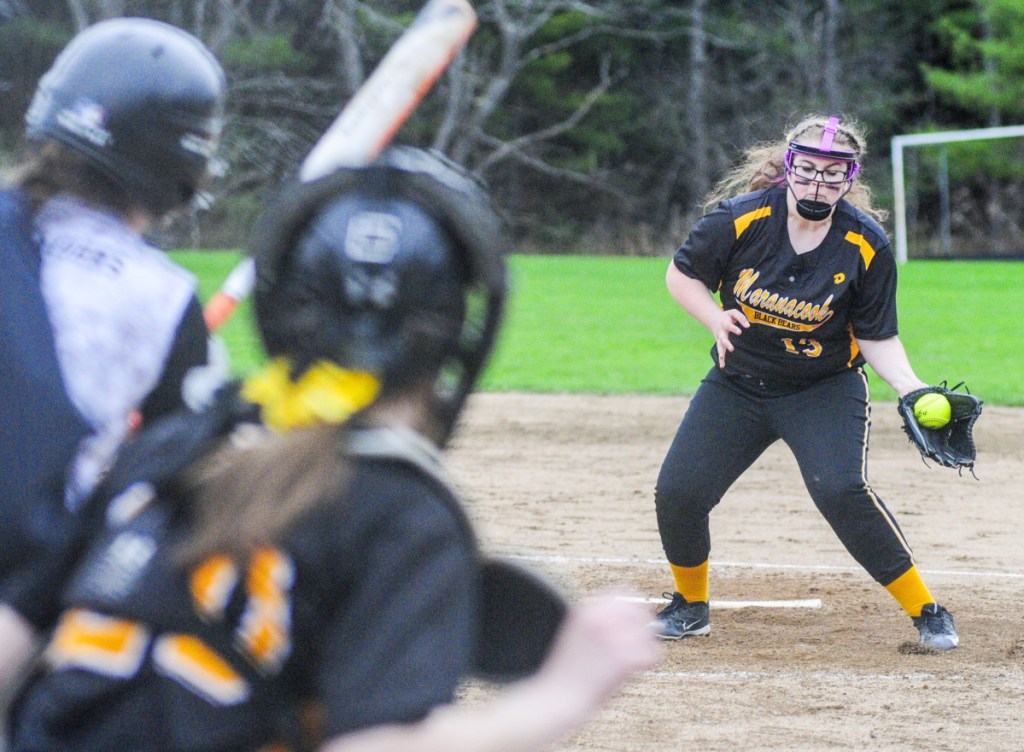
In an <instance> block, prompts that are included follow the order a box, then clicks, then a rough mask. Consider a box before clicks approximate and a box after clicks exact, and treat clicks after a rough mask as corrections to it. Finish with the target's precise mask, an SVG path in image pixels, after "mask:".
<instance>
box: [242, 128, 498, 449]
mask: <svg viewBox="0 0 1024 752" xmlns="http://www.w3.org/2000/svg"><path fill="white" fill-rule="evenodd" d="M508 250H509V241H508V239H507V235H506V232H505V227H504V224H503V222H502V221H501V219H500V218H499V216H498V214H497V213H496V212H495V211H494V209H493V208H492V206H491V204H490V202H489V200H488V199H487V197H486V195H485V193H484V192H483V190H482V189H481V187H480V186H479V185H478V184H477V183H476V182H474V181H473V180H472V179H471V178H470V177H469V176H468V174H467V173H465V172H464V171H462V170H461V169H460V168H458V167H457V166H456V165H454V164H452V163H451V162H448V161H447V160H445V159H443V158H442V157H440V156H438V155H435V154H431V153H428V152H425V151H422V150H418V149H410V148H400V149H392V150H390V151H388V152H386V153H385V154H384V155H383V156H382V158H381V159H379V160H378V161H377V162H376V163H375V164H374V165H372V166H370V167H366V168H354V169H342V170H339V171H337V172H335V173H333V174H331V175H328V176H327V177H325V178H322V179H320V180H318V181H315V182H313V183H309V184H300V185H296V186H291V187H289V189H288V190H287V191H285V192H284V193H283V194H282V198H281V199H280V200H279V201H278V202H276V203H275V204H273V205H272V206H271V207H270V208H269V209H268V211H267V212H266V213H265V214H264V216H263V217H262V218H261V220H260V221H259V222H258V223H257V225H256V227H255V229H254V240H253V242H252V243H251V251H252V253H253V255H254V256H255V258H256V267H257V283H256V290H255V297H254V304H255V311H256V320H257V325H258V327H259V331H260V334H261V336H262V338H263V341H264V344H265V345H266V348H267V351H268V353H269V354H270V355H274V356H277V355H284V356H288V357H289V358H290V359H291V361H292V362H293V364H294V367H295V369H296V370H297V371H298V372H301V371H303V370H304V369H305V368H306V367H308V366H309V365H310V364H312V363H313V362H315V361H317V360H319V359H329V360H331V361H334V362H336V363H338V364H339V365H341V366H343V367H345V368H348V369H353V370H361V371H368V372H370V373H373V374H375V375H376V376H377V378H378V379H380V381H381V384H382V394H383V395H384V396H387V395H388V394H389V393H395V392H397V391H400V390H402V389H403V388H405V387H408V386H410V385H413V384H418V383H430V384H432V385H433V392H432V393H433V399H434V404H433V410H434V412H435V414H436V416H437V417H438V419H439V421H440V429H441V430H440V436H439V441H440V443H442V444H443V443H444V441H446V440H447V438H448V436H449V435H450V433H451V431H452V429H453V428H454V425H455V420H456V418H457V417H458V413H459V411H460V410H461V407H462V405H463V403H464V401H465V398H466V397H467V396H468V394H469V392H470V391H471V390H472V388H473V385H474V383H475V382H476V379H477V377H478V375H479V373H480V371H481V369H482V367H483V365H484V362H485V361H486V358H487V356H488V354H489V353H490V350H491V346H492V344H493V341H494V337H495V334H496V331H497V327H498V323H499V319H500V316H501V311H502V306H503V303H504V299H505V287H506V281H505V280H506V272H505V263H504V256H505V255H506V253H507V251H508Z"/></svg>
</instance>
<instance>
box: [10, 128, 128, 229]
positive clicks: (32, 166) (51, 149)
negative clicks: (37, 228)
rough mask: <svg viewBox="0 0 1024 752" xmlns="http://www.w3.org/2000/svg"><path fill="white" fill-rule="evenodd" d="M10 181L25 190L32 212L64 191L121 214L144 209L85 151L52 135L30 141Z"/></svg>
mask: <svg viewBox="0 0 1024 752" xmlns="http://www.w3.org/2000/svg"><path fill="white" fill-rule="evenodd" d="M11 184H12V185H14V186H15V187H17V188H19V189H20V190H21V191H22V193H24V194H25V196H26V197H27V198H28V201H29V206H30V207H31V210H32V211H33V212H36V211H38V210H39V209H40V207H42V206H43V204H45V203H46V202H47V201H49V200H50V199H52V198H53V197H55V196H57V195H59V194H61V193H69V194H71V195H73V196H76V197H77V198H79V199H81V200H82V201H84V202H85V203H87V204H89V205H91V206H94V207H97V208H100V209H105V210H107V211H111V212H114V213H115V214H117V215H119V216H122V217H125V216H127V215H128V214H130V213H132V212H136V211H144V209H143V208H142V205H141V204H140V203H139V202H138V201H136V200H134V199H133V198H132V196H131V195H130V194H129V193H128V192H127V191H126V190H125V189H124V188H122V187H121V186H119V185H118V184H117V183H116V182H115V181H114V180H113V179H111V178H110V177H109V176H107V175H106V174H105V173H103V172H102V171H101V170H100V169H99V168H98V167H96V166H95V165H94V164H93V163H92V162H90V161H89V159H88V158H87V157H86V156H85V155H83V154H81V153H79V152H77V151H75V150H74V149H70V148H68V147H67V146H65V145H64V144H62V143H60V142H59V141H55V140H53V139H47V140H45V141H42V142H39V143H34V144H31V145H30V147H29V148H28V151H27V154H26V156H25V158H24V160H23V162H22V163H21V165H20V166H19V167H18V168H15V170H14V171H13V175H12V178H11Z"/></svg>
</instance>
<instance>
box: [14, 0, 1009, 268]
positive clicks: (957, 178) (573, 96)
mask: <svg viewBox="0 0 1024 752" xmlns="http://www.w3.org/2000/svg"><path fill="white" fill-rule="evenodd" d="M421 5H422V2H404V1H399V0H379V1H376V2H363V1H362V0H0V153H2V154H3V157H2V159H3V162H4V163H6V164H8V165H9V164H11V163H12V162H13V161H14V160H15V159H16V152H17V149H18V147H19V140H20V136H21V131H22V116H23V114H24V111H25V108H26V106H27V103H28V101H29V99H30V97H31V94H32V92H33V90H34V88H35V84H36V82H37V80H38V78H39V76H40V75H41V74H42V73H43V72H44V71H45V70H46V68H47V67H48V66H49V64H50V63H51V62H52V60H53V58H54V57H55V56H56V54H57V53H58V52H59V50H60V49H61V47H62V46H63V45H64V44H65V43H66V42H67V40H68V39H70V37H71V36H72V35H73V34H74V33H75V32H76V31H78V30H80V29H82V28H84V27H85V26H87V25H89V24H91V23H95V22H96V21H99V20H101V19H104V18H108V17H112V16H121V15H133V16H148V17H152V18H158V19H161V20H164V21H168V22H170V23H174V24H176V25H178V26H181V27H182V28H185V29H187V30H189V31H191V32H192V33H194V34H196V35H197V36H199V37H200V38H201V39H203V41H204V42H205V43H206V44H207V45H208V46H209V47H210V48H211V50H213V51H214V53H215V54H216V55H217V56H218V57H219V59H220V60H221V61H222V63H223V65H224V67H225V70H226V72H227V76H228V81H229V104H228V112H227V121H226V129H225V134H224V139H223V144H222V152H221V153H222V156H223V158H224V159H225V161H226V163H227V165H228V169H227V171H226V174H225V176H224V177H223V178H222V179H220V180H218V182H217V183H216V184H215V185H214V186H213V191H214V193H215V194H216V196H217V200H216V201H215V203H214V204H213V206H212V207H211V208H210V209H209V210H207V211H204V212H202V213H195V214H193V215H191V216H189V217H185V218H183V219H182V220H180V221H179V223H178V224H177V225H175V227H173V228H172V229H171V230H170V233H171V237H170V238H169V240H170V242H174V243H175V244H195V245H203V246H205V247H211V246H225V247H237V246H239V245H241V244H242V243H243V242H244V239H245V233H246V230H247V228H248V226H249V224H250V223H251V220H252V219H253V217H254V216H255V214H256V213H257V212H258V211H259V209H260V207H261V206H262V205H263V204H264V202H265V201H266V200H267V199H268V197H269V196H270V195H271V194H272V193H273V192H274V191H275V190H277V189H278V188H279V187H280V185H281V183H282V181H284V180H285V179H286V178H287V177H288V176H289V175H290V174H291V173H292V172H293V171H294V170H295V169H296V167H297V165H298V164H299V163H300V162H301V160H302V158H303V156H304V155H305V154H306V153H307V152H308V150H309V148H310V147H311V146H312V144H313V143H315V141H316V139H317V137H318V136H319V134H320V133H322V132H323V130H324V129H325V128H326V127H327V125H328V124H329V123H330V121H331V120H332V119H333V117H334V116H335V115H336V114H337V112H338V111H339V110H340V108H341V107H342V105H343V104H344V103H345V102H346V101H347V100H348V99H349V98H350V97H351V96H352V94H353V92H355V91H356V90H357V89H358V88H359V86H360V85H361V84H362V82H363V81H364V80H365V79H366V77H367V76H368V75H369V73H370V72H371V71H372V70H373V67H374V65H375V64H376V63H377V62H378V61H379V60H380V59H381V57H383V55H384V54H385V52H386V51H387V49H388V47H389V46H390V45H391V44H392V43H393V42H394V40H395V39H396V38H397V37H398V36H399V34H400V33H401V32H402V31H403V30H404V29H405V28H406V27H407V26H408V25H409V23H410V22H411V20H412V18H413V16H414V15H415V13H416V11H417V10H418V9H419V8H420V7H421ZM473 5H474V7H475V9H476V10H477V13H478V15H479V18H480V24H479V26H478V28H477V31H476V32H475V33H474V35H473V37H472V38H471V39H470V41H469V44H468V45H467V47H466V48H465V49H464V50H463V51H462V52H461V53H460V54H459V55H458V56H457V57H456V58H455V60H454V61H453V62H452V64H451V66H450V67H449V69H448V70H447V71H446V72H445V74H444V75H443V76H442V78H441V79H440V80H439V81H438V83H437V84H436V85H435V88H434V89H433V90H432V91H431V93H430V94H429V95H428V96H427V98H426V99H425V100H424V101H423V103H422V104H421V105H420V106H419V107H418V108H417V109H416V111H415V112H414V113H413V116H412V117H411V119H410V120H409V122H408V123H407V124H406V125H405V126H404V127H403V128H402V129H401V130H400V131H399V133H398V136H397V139H398V140H399V141H401V142H404V143H412V144H416V145H419V146H424V147H431V148H436V149H439V150H441V151H443V152H444V153H446V154H447V155H449V156H450V157H451V158H453V159H454V160H456V161H457V162H459V163H461V164H463V165H465V166H466V167H467V168H469V169H470V170H472V171H473V172H474V173H476V174H477V175H479V176H480V177H481V178H482V179H483V180H485V181H486V182H487V183H488V184H489V185H490V187H491V189H492V191H493V192H494V193H495V195H496V197H497V199H498V202H499V204H500V205H501V206H502V207H503V209H504V210H505V211H506V213H507V214H508V217H509V220H510V222H511V225H512V227H513V229H514V231H515V233H516V235H517V237H518V239H519V241H520V246H521V247H522V248H523V250H525V251H542V252H546V253H567V252H571V253H615V254H619V253H621V254H644V255H663V254H666V253H669V252H670V251H671V250H672V249H673V248H674V246H675V245H676V244H677V243H678V242H679V241H680V240H681V239H682V237H683V236H684V235H685V232H686V229H687V227H688V226H689V224H690V223H691V222H693V221H694V219H696V217H698V216H699V214H700V211H701V200H702V198H703V197H704V195H705V194H706V193H707V192H708V190H709V189H710V187H711V186H712V185H713V184H714V182H715V181H716V180H717V179H718V178H720V177H721V175H722V174H723V172H724V171H725V170H726V169H727V168H728V167H729V166H730V165H731V164H732V163H733V162H734V161H735V160H736V159H737V158H738V156H739V155H740V154H741V152H742V151H743V149H744V148H746V147H747V146H750V145H751V144H753V143H754V142H757V141H764V140H774V139H776V138H778V137H779V136H781V135H782V133H783V132H784V131H785V129H786V127H787V125H792V124H793V123H795V121H796V120H797V119H799V118H800V117H801V116H803V115H804V114H807V113H809V112H818V113H822V114H833V113H835V114H842V115H843V116H845V117H850V118H854V119H856V120H858V121H859V122H860V123H861V124H862V125H864V126H866V128H867V131H868V134H869V154H868V156H867V158H866V160H865V165H864V167H865V169H864V172H863V175H864V176H865V178H866V179H867V180H869V182H870V183H871V184H872V186H873V187H874V189H875V193H876V196H877V197H878V200H879V203H880V204H882V205H883V206H884V205H886V204H887V203H888V204H889V205H891V180H890V173H889V168H890V165H889V139H890V138H891V137H892V136H894V135H898V134H901V133H911V132H918V131H928V130H953V129H965V128H975V127H985V126H991V125H1000V124H1011V123H1014V122H1015V119H1019V118H1021V117H1022V116H1024V55H1021V53H1020V52H1019V47H1018V43H1017V40H1019V39H1020V38H1021V35H1022V33H1024V3H1021V2H1020V0H915V2H914V3H912V4H908V3H907V2H906V0H759V2H753V1H752V0H715V1H714V2H711V1H710V0H634V1H632V2H625V3H624V2H621V0H478V1H477V2H474V3H473ZM911 6H912V7H911ZM1021 150H1022V146H1021V140H1020V139H1013V140H1012V143H1011V142H1007V143H995V142H993V143H985V144H982V145H973V146H971V147H967V146H965V147H950V149H948V150H946V151H944V152H943V153H942V155H941V158H942V159H943V160H945V162H944V164H945V165H946V167H945V168H944V169H946V173H944V177H945V179H946V180H947V183H943V182H942V180H939V179H938V178H936V177H934V176H933V173H934V172H935V170H934V169H933V165H932V163H933V162H935V163H936V164H937V163H938V162H937V160H938V156H936V155H935V154H929V152H928V151H927V150H921V151H920V154H919V156H917V157H915V159H916V161H911V163H910V164H909V165H908V169H909V170H910V173H911V177H913V178H915V180H914V186H915V188H914V193H913V195H912V197H911V201H910V205H909V208H908V213H910V214H911V215H912V218H913V219H915V220H917V221H919V222H920V223H921V224H922V226H931V225H937V220H936V221H933V222H931V225H929V224H928V223H927V222H926V220H929V219H935V216H936V214H937V212H939V211H940V210H941V211H945V212H946V214H947V215H948V216H946V217H945V219H946V220H947V227H949V226H951V227H952V228H953V232H954V234H956V235H957V237H958V238H967V239H968V240H965V241H964V244H966V245H967V246H969V245H970V240H969V238H970V237H972V236H974V237H980V236H981V235H983V234H985V235H986V236H988V235H991V233H992V232H998V233H1002V235H1001V239H1000V240H999V242H998V244H997V245H998V246H999V247H1000V248H1011V247H1013V246H1014V244H1015V243H1017V241H1018V240H1022V241H1024V235H1022V232H1021V221H1020V219H1019V217H1020V216H1021V214H1022V213H1021V209H1024V190H1022V184H1024V181H1022V179H1021V175H1020V173H1021V167H1020V165H1021V164H1022V162H1021V159H1020V157H1021V156H1024V155H1022V154H1021V153H1020V152H1021ZM950 180H951V181H952V185H953V186H954V187H953V188H952V189H949V188H945V187H944V186H945V185H949V184H950V183H949V182H948V181H950ZM950 190H952V194H951V195H946V194H950ZM941 191H945V192H946V194H943V195H942V196H940V195H939V193H940V192H941ZM940 198H941V199H943V200H939V199H940ZM940 207H948V208H946V209H941V208H940ZM993 228H995V229H993ZM1022 247H1024V243H1022V245H1018V246H1017V250H1016V252H1018V253H1019V252H1020V248H1022Z"/></svg>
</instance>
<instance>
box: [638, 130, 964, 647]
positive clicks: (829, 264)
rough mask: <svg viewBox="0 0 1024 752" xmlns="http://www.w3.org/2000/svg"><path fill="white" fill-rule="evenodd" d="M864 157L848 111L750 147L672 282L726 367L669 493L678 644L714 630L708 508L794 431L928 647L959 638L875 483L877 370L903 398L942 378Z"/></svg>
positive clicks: (681, 452)
mask: <svg viewBox="0 0 1024 752" xmlns="http://www.w3.org/2000/svg"><path fill="white" fill-rule="evenodd" d="M865 151H866V142H865V139H864V136H863V134H862V133H861V132H860V130H858V129H857V127H856V126H855V125H853V124H851V123H842V122H841V121H840V119H839V118H837V117H829V118H826V117H809V118H807V119H805V120H803V121H802V122H801V123H799V124H798V125H797V126H796V127H795V128H794V129H793V130H792V131H791V132H790V133H789V134H787V135H786V137H785V139H784V140H782V141H780V142H778V143H775V144H770V145H767V146H760V147H755V148H753V149H751V150H749V151H748V152H747V155H746V161H745V162H744V163H743V164H741V165H740V166H739V167H737V168H736V169H735V170H734V171H733V172H732V173H731V174H730V175H729V176H727V177H726V178H725V179H724V180H723V181H722V183H721V184H719V186H717V188H716V189H715V191H714V192H713V194H712V197H711V198H710V200H709V202H708V204H707V207H706V208H707V209H709V210H710V211H708V213H707V214H706V215H705V216H704V217H703V218H702V219H701V220H700V221H699V222H698V223H697V225H696V226H695V227H694V228H693V230H692V231H691V233H690V235H689V237H688V238H687V240H686V242H685V243H683V245H682V247H680V248H679V250H678V251H677V252H676V254H675V257H674V258H673V260H672V261H671V263H670V264H669V268H668V272H667V276H666V282H667V285H668V289H669V291H670V293H671V294H672V297H673V298H674V299H675V300H676V301H677V302H678V303H679V305H681V306H682V307H683V309H684V310H686V312H687V313H689V314H690V315H691V316H693V317H694V318H695V319H697V320H698V321H700V322H701V323H702V324H703V325H704V326H706V327H707V328H708V330H709V331H710V332H711V333H712V335H713V336H714V339H715V345H714V347H713V348H712V357H713V359H714V361H715V365H714V367H712V369H711V370H710V371H709V372H708V374H707V376H706V377H705V378H704V380H703V382H702V383H701V385H700V387H699V388H698V390H697V392H696V394H695V395H694V396H693V399H692V401H691V402H690V405H689V408H688V409H687V411H686V415H685V417H684V418H683V421H682V423H681V425H680V426H679V430H678V432H677V434H676V436H675V439H674V440H673V442H672V445H671V447H670V449H669V451H668V454H667V456H666V457H665V460H664V463H663V465H662V468H661V472H660V474H659V476H658V481H657V486H656V492H655V504H656V509H657V519H658V529H659V532H660V534H661V540H662V544H663V546H664V549H665V554H666V556H667V558H668V561H669V566H670V569H671V571H672V574H673V578H674V582H675V588H674V590H675V592H674V593H672V594H671V598H672V600H671V602H670V604H669V605H668V606H667V607H666V608H665V609H664V610H662V611H661V612H659V614H658V616H657V619H656V621H655V623H654V626H655V627H656V629H657V631H658V634H659V635H660V636H661V637H663V638H665V639H679V638H682V637H686V636H690V635H706V634H708V633H709V631H710V629H711V622H710V613H709V608H708V590H709V586H708V560H709V555H710V551H711V540H710V534H709V524H708V516H709V514H710V513H711V511H712V510H713V509H714V508H715V507H716V506H717V505H718V502H719V501H721V499H722V497H723V495H724V494H725V492H726V491H727V490H728V489H729V487H730V486H731V485H732V484H733V482H734V481H735V480H736V479H737V478H738V477H739V476H740V475H741V474H742V473H743V472H744V471H745V470H746V469H747V468H749V467H750V466H751V464H753V462H754V461H755V460H756V459H757V458H758V457H759V456H760V455H761V453H762V452H764V450H765V449H767V448H768V446H769V445H771V444H772V443H774V442H775V441H777V440H779V439H781V440H782V441H784V442H785V443H786V444H787V446H789V448H790V449H791V450H792V451H793V454H794V455H795V456H796V460H797V463H798V465H799V468H800V472H801V474H802V476H803V479H804V483H805V484H806V486H807V490H808V491H809V492H810V495H811V498H812V499H813V501H814V504H815V505H816V506H817V508H818V510H819V511H820V512H821V514H822V515H823V516H824V517H825V519H826V520H827V521H828V523H829V524H830V525H831V526H832V529H833V530H834V531H835V533H836V535H838V536H839V539H840V540H841V541H842V543H843V545H844V546H845V547H846V549H847V550H848V551H849V552H850V554H851V555H852V556H853V557H854V558H855V559H856V560H857V562H859V563H860V565H861V566H862V567H864V569H866V570H867V572H868V573H869V574H870V575H871V576H872V577H873V578H874V579H875V580H876V581H877V582H878V583H879V584H881V585H882V586H883V587H885V588H886V590H888V591H889V593H891V594H892V596H893V597H894V598H895V599H896V600H897V602H898V603H899V604H900V606H902V607H903V609H904V610H905V611H906V613H907V614H908V615H909V616H910V617H911V618H912V619H913V624H914V625H915V626H916V627H917V630H918V632H919V634H920V641H921V643H922V644H924V645H926V646H929V647H932V648H936V649H939V650H948V649H951V648H955V647H956V646H957V644H958V643H959V637H958V636H957V633H956V630H955V628H954V623H953V617H952V616H951V615H950V613H949V612H948V611H947V610H946V609H945V608H943V607H942V606H941V605H939V604H938V603H936V601H935V598H934V597H933V596H932V593H931V592H930V591H929V589H928V587H927V585H926V584H925V582H924V580H923V579H922V577H921V574H920V572H919V571H918V569H917V567H916V566H915V563H914V559H913V557H912V554H911V549H910V546H909V545H908V543H907V540H906V538H905V537H904V535H903V532H902V531H901V530H900V527H899V525H898V524H897V523H896V520H895V519H894V518H893V515H892V514H891V513H890V512H889V510H888V509H887V508H886V506H885V504H884V503H883V501H882V499H881V498H880V497H879V496H878V494H877V493H876V492H875V490H874V489H873V488H872V487H871V484H870V483H869V482H868V473H867V448H868V429H869V425H870V417H869V416H870V404H869V398H868V383H867V378H866V376H865V374H864V370H863V367H862V366H863V364H864V363H865V362H866V363H867V364H868V365H870V366H871V367H872V368H873V369H874V370H875V372H876V373H877V374H878V375H879V376H880V377H881V378H882V379H884V380H885V381H886V383H888V384H889V385H890V386H892V388H893V389H894V390H896V392H898V393H899V394H900V395H901V396H902V395H905V394H908V393H910V392H912V391H913V390H915V389H918V388H921V387H924V386H927V385H925V384H924V383H923V382H922V381H921V380H920V379H919V378H918V377H917V376H916V375H915V373H914V371H913V369H912V368H911V365H910V362H909V360H908V358H907V354H906V352H905V350H904V348H903V345H902V343H901V342H900V340H899V337H898V328H897V320H896V266H895V261H894V258H893V254H892V252H891V250H890V247H889V241H888V239H887V238H886V235H885V232H884V231H883V230H882V228H881V227H880V226H879V224H878V220H879V219H881V216H880V215H881V212H879V211H878V210H877V209H875V208H874V207H872V205H871V198H870V193H869V190H868V188H867V186H865V185H864V184H863V183H862V182H861V181H860V180H859V178H858V174H859V172H860V162H861V159H862V158H863V156H864V154H865ZM743 190H747V191H750V192H747V193H742V194H741V195H733V194H734V193H738V192H740V191H743ZM711 291H717V292H718V293H719V295H720V299H721V305H719V302H718V301H716V300H715V298H714V297H713V296H712V293H711Z"/></svg>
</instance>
